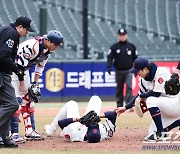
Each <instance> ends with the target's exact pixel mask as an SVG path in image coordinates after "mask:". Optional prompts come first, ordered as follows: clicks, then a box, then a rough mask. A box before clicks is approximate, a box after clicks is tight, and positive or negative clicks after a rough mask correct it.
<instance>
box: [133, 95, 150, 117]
mask: <svg viewBox="0 0 180 154" xmlns="http://www.w3.org/2000/svg"><path fill="white" fill-rule="evenodd" d="M134 109H135V112H136V114H137V115H138V116H139V117H140V118H142V117H143V115H144V113H145V112H147V111H148V109H147V106H146V102H145V100H144V99H141V98H140V97H139V96H138V97H137V98H136V100H135V106H134Z"/></svg>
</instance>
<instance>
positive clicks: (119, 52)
mask: <svg viewBox="0 0 180 154" xmlns="http://www.w3.org/2000/svg"><path fill="white" fill-rule="evenodd" d="M117 37H118V40H119V41H118V42H117V43H115V44H113V45H112V46H111V47H110V49H109V52H108V55H107V71H108V73H109V74H111V71H112V69H111V68H112V65H113V66H114V68H115V74H116V83H117V87H116V99H117V107H122V106H123V101H124V95H123V89H124V83H125V84H126V95H125V102H126V103H128V102H129V101H130V100H131V99H132V97H133V96H132V74H131V73H130V72H129V69H131V68H132V66H133V62H134V60H135V59H136V58H137V57H138V53H137V50H136V47H135V46H134V44H132V43H130V42H128V41H127V37H128V36H127V31H126V30H125V29H123V28H121V29H119V30H118V34H117Z"/></svg>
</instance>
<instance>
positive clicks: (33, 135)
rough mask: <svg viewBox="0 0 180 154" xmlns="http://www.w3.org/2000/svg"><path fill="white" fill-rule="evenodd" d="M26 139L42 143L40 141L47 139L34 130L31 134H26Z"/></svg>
mask: <svg viewBox="0 0 180 154" xmlns="http://www.w3.org/2000/svg"><path fill="white" fill-rule="evenodd" d="M24 139H25V140H26V141H40V140H44V139H45V137H44V136H43V135H41V134H40V133H38V132H37V131H35V130H33V131H32V132H31V133H30V134H26V135H25V136H24Z"/></svg>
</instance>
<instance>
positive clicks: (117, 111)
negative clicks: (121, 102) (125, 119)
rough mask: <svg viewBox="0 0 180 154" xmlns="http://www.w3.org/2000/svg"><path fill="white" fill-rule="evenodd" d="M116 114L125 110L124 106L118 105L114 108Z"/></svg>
mask: <svg viewBox="0 0 180 154" xmlns="http://www.w3.org/2000/svg"><path fill="white" fill-rule="evenodd" d="M115 111H116V113H117V116H119V115H120V114H121V113H124V112H125V111H126V108H125V107H118V108H116V109H115Z"/></svg>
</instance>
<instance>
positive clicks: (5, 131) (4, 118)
mask: <svg viewBox="0 0 180 154" xmlns="http://www.w3.org/2000/svg"><path fill="white" fill-rule="evenodd" d="M1 74H2V76H3V80H4V87H3V88H2V89H0V137H2V138H6V136H8V135H9V123H10V119H11V117H12V115H13V114H14V113H15V112H16V110H17V109H18V108H19V104H18V102H17V100H16V96H15V91H14V88H13V86H12V85H11V76H10V75H8V74H6V73H4V72H3V73H2V72H1Z"/></svg>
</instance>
